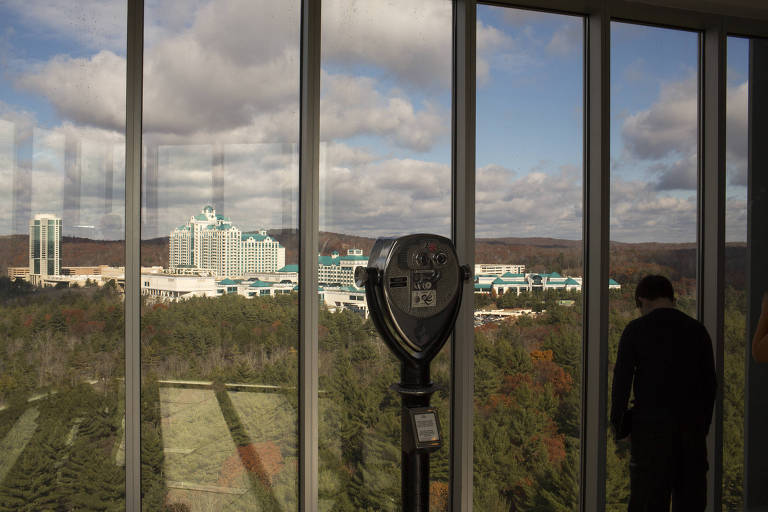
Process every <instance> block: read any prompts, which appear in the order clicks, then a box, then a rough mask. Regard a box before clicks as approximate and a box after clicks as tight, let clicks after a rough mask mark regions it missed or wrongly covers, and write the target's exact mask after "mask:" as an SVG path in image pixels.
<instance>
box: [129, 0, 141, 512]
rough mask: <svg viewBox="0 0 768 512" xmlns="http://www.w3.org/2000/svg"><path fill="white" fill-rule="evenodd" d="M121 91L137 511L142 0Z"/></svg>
mask: <svg viewBox="0 0 768 512" xmlns="http://www.w3.org/2000/svg"><path fill="white" fill-rule="evenodd" d="M127 22H128V32H127V35H128V41H127V43H128V45H127V52H126V62H127V69H126V73H127V77H126V78H127V81H126V95H125V100H126V104H125V110H126V116H125V509H126V510H127V511H129V512H134V511H140V510H141V473H140V472H141V437H140V434H141V429H140V425H141V423H140V422H141V373H140V371H141V352H140V350H141V340H140V334H141V333H140V325H141V301H140V297H139V294H140V291H141V286H140V285H141V283H140V282H139V278H140V270H139V264H140V263H139V262H140V243H141V128H142V127H141V123H142V83H143V54H144V1H143V0H128V20H127Z"/></svg>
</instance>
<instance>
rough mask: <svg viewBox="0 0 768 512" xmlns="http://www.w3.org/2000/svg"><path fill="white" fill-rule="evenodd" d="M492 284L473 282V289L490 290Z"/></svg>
mask: <svg viewBox="0 0 768 512" xmlns="http://www.w3.org/2000/svg"><path fill="white" fill-rule="evenodd" d="M492 286H493V285H491V284H478V283H475V290H490V289H491V287H492Z"/></svg>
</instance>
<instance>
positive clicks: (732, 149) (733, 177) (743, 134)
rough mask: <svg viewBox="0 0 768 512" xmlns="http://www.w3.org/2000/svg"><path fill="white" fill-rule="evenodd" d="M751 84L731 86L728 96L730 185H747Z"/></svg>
mask: <svg viewBox="0 0 768 512" xmlns="http://www.w3.org/2000/svg"><path fill="white" fill-rule="evenodd" d="M748 93H749V84H748V83H747V82H744V83H742V84H739V85H737V86H734V87H729V88H728V92H727V96H726V105H727V107H726V112H727V113H726V116H725V122H726V154H725V159H726V167H727V169H728V183H729V184H730V185H738V186H744V187H746V186H747V158H748V155H747V145H748V141H749V139H748V135H749V127H748V126H747V125H748V121H749V118H748V110H747V109H748V104H747V99H748V98H747V96H748Z"/></svg>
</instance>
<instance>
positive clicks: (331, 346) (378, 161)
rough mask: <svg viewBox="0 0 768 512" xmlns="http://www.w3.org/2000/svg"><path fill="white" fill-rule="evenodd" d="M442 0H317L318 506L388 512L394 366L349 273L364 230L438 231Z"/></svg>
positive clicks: (436, 497) (396, 428) (434, 489)
mask: <svg viewBox="0 0 768 512" xmlns="http://www.w3.org/2000/svg"><path fill="white" fill-rule="evenodd" d="M451 18H452V4H451V2H450V1H448V0H429V1H423V2H416V3H414V2H411V1H406V0H402V1H401V0H391V1H384V2H382V1H378V0H351V1H350V0H325V1H324V2H323V6H322V78H321V101H320V117H321V119H320V133H321V141H322V142H321V147H320V158H321V163H320V247H319V248H318V252H319V254H320V267H319V280H320V283H321V287H322V290H321V291H320V295H321V297H322V301H321V313H320V327H319V329H320V333H319V338H320V347H319V348H320V360H319V367H320V396H319V408H320V475H319V479H320V481H319V483H320V488H319V491H320V510H350V511H353V510H354V511H357V510H391V511H394V510H400V509H401V505H400V397H399V396H398V395H397V393H395V392H394V391H391V390H389V386H390V385H391V384H393V383H395V382H399V363H398V362H397V360H396V359H395V358H394V356H392V355H391V354H390V352H389V350H388V349H387V347H386V346H385V345H384V344H383V342H382V341H381V340H380V339H379V337H378V335H377V333H376V331H375V329H374V328H373V326H372V324H371V323H370V320H368V318H367V305H366V303H365V298H364V297H365V293H364V290H359V289H355V288H354V283H353V281H352V270H353V268H354V267H356V266H358V265H366V262H367V258H368V255H369V253H370V249H371V247H372V246H373V242H374V241H375V239H376V237H378V236H401V235H405V234H410V233H419V232H421V233H437V234H441V235H444V236H449V235H450V214H451V195H450V194H451V185H450V184H451V178H450V176H451V172H450V159H451V153H450V127H451V117H450V113H451V106H450V101H451V89H450V87H451V27H452V19H451ZM449 353H450V352H449V350H448V347H445V348H444V349H443V350H442V352H441V353H440V354H439V355H438V357H437V358H436V359H435V360H434V361H433V363H432V380H433V381H435V382H436V383H437V384H439V385H441V386H443V389H442V390H441V391H440V392H438V393H436V394H435V395H433V397H432V404H433V405H436V406H437V407H438V410H439V413H440V423H441V424H442V432H443V443H444V444H443V447H442V448H441V449H440V450H439V451H437V452H435V453H433V454H432V455H431V475H430V476H431V484H430V493H431V496H430V501H431V504H432V507H431V510H434V511H440V510H447V506H448V453H449V446H450V445H449V442H450V440H449V438H448V434H449V425H450V423H449V418H450V415H449V412H450V411H449V402H448V387H449V383H450V357H449Z"/></svg>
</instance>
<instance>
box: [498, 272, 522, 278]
mask: <svg viewBox="0 0 768 512" xmlns="http://www.w3.org/2000/svg"><path fill="white" fill-rule="evenodd" d="M501 277H525V274H513V273H512V272H507V273H506V274H503V275H502V276H501Z"/></svg>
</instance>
